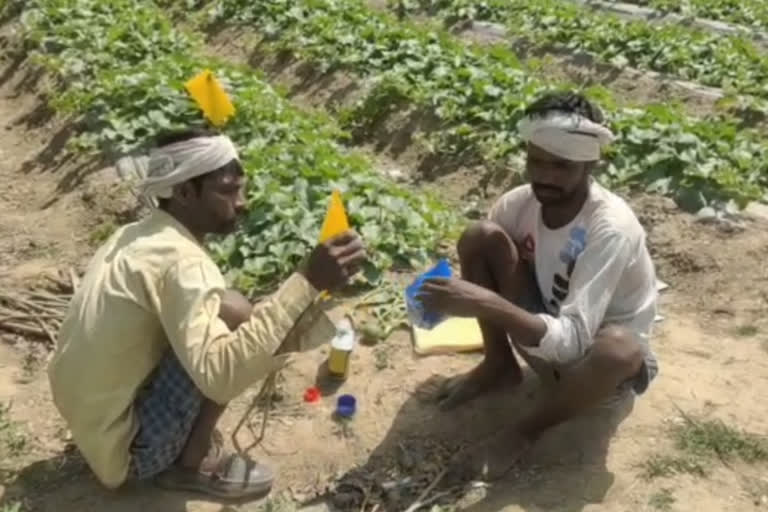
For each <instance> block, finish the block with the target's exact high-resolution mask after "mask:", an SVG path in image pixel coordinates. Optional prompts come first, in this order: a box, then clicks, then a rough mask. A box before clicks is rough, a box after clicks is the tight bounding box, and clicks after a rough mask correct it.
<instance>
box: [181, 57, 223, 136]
mask: <svg viewBox="0 0 768 512" xmlns="http://www.w3.org/2000/svg"><path fill="white" fill-rule="evenodd" d="M185 86H186V88H187V92H189V95H190V96H192V99H194V100H195V102H197V105H198V106H199V107H200V110H202V111H203V114H204V115H205V117H206V118H208V120H209V121H210V122H211V123H212V124H213V125H214V126H222V125H223V124H224V123H226V122H227V120H228V119H229V118H230V117H232V116H233V115H234V114H235V106H234V105H233V104H232V101H231V100H230V99H229V96H228V95H227V92H226V91H225V90H224V88H223V87H222V86H221V83H219V81H218V80H217V79H216V77H215V76H213V73H211V71H210V70H208V69H206V70H205V71H203V72H201V73H200V74H198V75H197V76H195V77H194V78H192V79H191V80H189V81H188V82H187V83H186V84H185Z"/></svg>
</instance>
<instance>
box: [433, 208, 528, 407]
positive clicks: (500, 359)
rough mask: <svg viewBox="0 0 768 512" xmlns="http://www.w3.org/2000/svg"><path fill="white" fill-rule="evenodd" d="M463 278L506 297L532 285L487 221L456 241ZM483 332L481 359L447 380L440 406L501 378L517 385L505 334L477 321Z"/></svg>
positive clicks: (503, 235) (476, 392)
mask: <svg viewBox="0 0 768 512" xmlns="http://www.w3.org/2000/svg"><path fill="white" fill-rule="evenodd" d="M458 253H459V260H460V262H461V275H462V278H463V279H465V280H467V281H470V282H472V283H475V284H477V285H480V286H483V287H484V288H488V289H490V290H493V291H495V292H497V293H499V294H501V295H502V296H504V297H506V298H507V299H508V300H512V301H516V300H517V299H518V298H519V297H518V295H519V294H520V293H521V292H522V293H524V292H525V290H526V289H527V287H530V286H531V279H530V275H528V269H527V268H526V267H525V264H524V263H520V262H519V258H518V253H517V248H516V247H515V244H514V243H513V242H512V240H510V238H509V237H508V236H507V234H506V233H505V232H504V231H503V230H502V228H501V227H500V226H498V225H496V224H494V223H492V222H489V221H481V222H477V223H475V224H473V225H472V226H470V227H469V228H467V230H466V231H465V232H464V234H463V235H462V236H461V238H460V239H459V243H458ZM479 324H480V330H481V331H482V333H483V349H484V351H485V356H484V358H483V361H482V362H481V363H480V364H479V365H478V366H477V367H475V368H474V369H473V370H471V371H470V372H469V373H467V374H464V375H460V376H458V377H454V378H452V379H451V380H449V381H448V382H447V383H446V385H445V386H444V387H443V389H442V390H441V391H440V393H439V394H438V401H439V405H440V408H441V409H443V410H449V409H453V408H454V407H457V406H459V405H461V404H463V403H465V402H467V401H469V400H472V399H473V398H475V397H477V396H478V395H480V394H482V393H483V392H485V391H487V390H488V389H489V388H491V387H493V386H494V385H495V384H497V383H498V382H499V381H500V380H501V379H502V378H508V379H511V380H512V381H513V382H514V383H515V384H519V383H520V382H521V381H522V379H523V372H522V370H521V368H520V364H519V363H518V361H517V359H516V357H515V355H514V353H513V352H512V348H511V346H510V344H509V341H508V338H507V333H506V332H505V331H504V329H502V328H499V327H497V326H495V325H493V324H491V323H489V322H486V321H479Z"/></svg>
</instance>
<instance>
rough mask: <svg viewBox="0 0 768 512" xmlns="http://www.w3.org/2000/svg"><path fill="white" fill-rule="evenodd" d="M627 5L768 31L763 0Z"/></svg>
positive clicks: (651, 0) (648, 0) (646, 0)
mask: <svg viewBox="0 0 768 512" xmlns="http://www.w3.org/2000/svg"><path fill="white" fill-rule="evenodd" d="M625 1H626V3H630V4H636V5H643V6H648V7H652V8H654V9H656V10H659V11H662V12H673V13H676V14H681V15H684V16H694V17H696V18H705V19H710V20H716V21H725V22H728V23H734V24H737V25H743V26H745V27H752V28H753V29H756V30H760V31H766V30H768V5H767V4H766V3H765V2H764V1H763V0H682V1H681V0H625Z"/></svg>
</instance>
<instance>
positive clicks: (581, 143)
mask: <svg viewBox="0 0 768 512" xmlns="http://www.w3.org/2000/svg"><path fill="white" fill-rule="evenodd" d="M517 129H518V131H519V132H520V137H521V138H522V139H523V140H524V141H526V142H530V143H531V144H534V145H536V146H538V147H540V148H541V149H543V150H545V151H547V152H549V153H552V154H553V155H557V156H559V157H561V158H564V159H566V160H571V161H573V162H594V161H597V160H600V150H601V149H602V148H603V147H605V146H607V145H608V144H610V143H611V142H612V141H613V139H614V136H613V133H611V130H609V129H608V128H606V127H605V126H603V125H601V124H597V123H594V122H592V121H590V120H589V119H587V118H586V117H582V116H580V115H578V114H573V113H565V112H552V113H551V114H548V115H545V116H542V117H532V118H531V117H524V118H523V119H521V120H520V122H519V123H518V125H517Z"/></svg>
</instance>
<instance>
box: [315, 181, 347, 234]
mask: <svg viewBox="0 0 768 512" xmlns="http://www.w3.org/2000/svg"><path fill="white" fill-rule="evenodd" d="M348 229H349V220H348V219H347V211H346V210H345V209H344V203H343V202H342V201H341V193H340V192H339V191H338V190H334V191H333V193H332V194H331V202H330V204H329V205H328V213H326V214H325V220H324V221H323V228H322V229H321V230H320V243H321V244H322V243H323V242H325V241H327V240H328V239H330V238H333V237H335V236H336V235H340V234H341V233H343V232H345V231H347V230H348Z"/></svg>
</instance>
